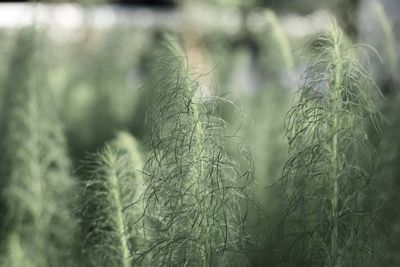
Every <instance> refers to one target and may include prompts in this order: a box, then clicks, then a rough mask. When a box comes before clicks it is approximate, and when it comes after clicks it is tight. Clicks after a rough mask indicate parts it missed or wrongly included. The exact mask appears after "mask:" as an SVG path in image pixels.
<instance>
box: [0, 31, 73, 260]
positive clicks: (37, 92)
mask: <svg viewBox="0 0 400 267" xmlns="http://www.w3.org/2000/svg"><path fill="white" fill-rule="evenodd" d="M43 47H45V42H44V36H43V35H41V34H40V33H39V32H38V31H37V30H35V29H34V28H25V29H21V30H20V32H19V33H18V35H17V40H16V43H15V48H14V51H13V54H12V56H11V61H10V63H9V68H8V73H7V76H6V77H7V79H6V81H5V82H4V87H3V90H4V95H3V101H4V102H3V105H2V107H3V111H2V118H1V140H2V142H1V147H2V153H1V159H0V161H1V203H2V204H1V205H2V209H4V212H2V218H1V220H2V228H1V231H0V235H1V241H2V244H1V250H2V251H1V253H2V256H1V257H0V258H1V260H0V264H3V265H2V266H20V267H24V266H26V267H28V266H29V267H36V266H37V267H39V266H40V267H46V266H68V264H69V261H68V259H69V250H70V245H71V238H70V236H71V232H72V226H73V222H72V220H71V216H70V206H69V205H70V203H68V200H69V193H70V188H71V186H72V183H73V180H72V178H71V176H70V173H69V160H68V158H67V155H66V151H65V145H66V144H65V140H64V136H63V132H62V127H61V125H60V121H59V120H58V118H57V114H56V110H55V107H54V102H53V99H52V97H51V93H50V92H51V91H50V90H49V88H48V87H47V77H46V62H44V60H43V59H44V58H45V53H44V51H43Z"/></svg>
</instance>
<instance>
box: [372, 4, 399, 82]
mask: <svg viewBox="0 0 400 267" xmlns="http://www.w3.org/2000/svg"><path fill="white" fill-rule="evenodd" d="M373 8H374V11H375V14H376V16H377V18H378V21H379V24H380V27H381V29H382V31H383V37H384V41H385V42H384V44H385V45H384V48H385V49H384V50H385V60H384V61H385V62H388V63H389V74H390V75H391V77H392V79H393V80H397V79H398V72H399V63H398V56H397V51H396V41H395V37H394V34H393V30H392V26H391V25H390V22H389V20H388V18H387V17H386V15H385V10H384V9H383V6H382V4H381V3H380V2H376V1H375V2H373Z"/></svg>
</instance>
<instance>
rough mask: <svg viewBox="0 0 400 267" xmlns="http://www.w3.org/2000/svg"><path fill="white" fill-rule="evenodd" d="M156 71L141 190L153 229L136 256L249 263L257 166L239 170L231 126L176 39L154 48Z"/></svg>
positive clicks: (160, 262)
mask: <svg viewBox="0 0 400 267" xmlns="http://www.w3.org/2000/svg"><path fill="white" fill-rule="evenodd" d="M152 74H153V75H152V77H153V82H150V83H149V84H148V85H147V88H148V90H151V96H152V97H153V98H154V99H153V100H152V101H153V103H154V105H152V106H151V107H150V111H149V114H148V121H149V124H150V126H151V136H150V138H149V141H148V142H149V146H150V148H151V151H150V157H149V160H148V161H147V162H146V164H145V190H144V196H143V199H144V200H145V203H146V214H147V215H148V216H149V217H150V219H149V220H150V221H151V223H148V224H147V227H146V229H149V230H150V231H151V236H150V237H149V240H148V242H146V244H145V247H144V249H143V250H142V251H141V253H139V254H138V255H136V262H137V263H138V264H139V265H140V263H141V262H142V261H143V259H145V258H147V259H148V261H149V262H150V265H151V266H246V258H245V257H244V256H243V255H242V254H241V251H242V249H243V247H242V245H243V242H244V239H245V233H244V232H243V227H242V226H243V223H244V220H245V217H246V211H245V207H244V206H243V205H244V204H245V203H244V202H243V201H244V200H245V194H246V193H245V189H246V188H247V187H248V186H249V184H250V183H251V181H252V175H253V170H252V166H251V164H250V165H248V166H245V168H243V169H244V171H242V168H241V166H240V165H239V164H238V163H236V162H233V161H232V159H231V158H230V157H229V155H228V154H227V153H226V152H225V144H226V142H227V141H228V138H227V137H226V132H227V125H226V124H225V122H224V121H222V120H221V119H219V118H217V117H215V116H214V115H213V111H214V110H215V106H214V104H215V102H214V101H210V102H207V101H205V102H202V100H203V99H201V97H200V96H199V95H198V91H197V89H198V87H199V84H198V83H196V81H194V80H193V79H191V78H190V75H189V72H188V66H187V62H186V60H185V59H184V57H183V56H182V53H181V52H180V51H179V48H178V47H176V46H175V44H174V43H173V42H168V41H166V42H164V46H163V47H162V48H161V49H160V50H159V51H158V53H157V54H156V60H155V61H154V62H153V64H152ZM243 153H244V155H245V156H247V157H248V160H250V156H249V155H248V154H246V153H247V151H243Z"/></svg>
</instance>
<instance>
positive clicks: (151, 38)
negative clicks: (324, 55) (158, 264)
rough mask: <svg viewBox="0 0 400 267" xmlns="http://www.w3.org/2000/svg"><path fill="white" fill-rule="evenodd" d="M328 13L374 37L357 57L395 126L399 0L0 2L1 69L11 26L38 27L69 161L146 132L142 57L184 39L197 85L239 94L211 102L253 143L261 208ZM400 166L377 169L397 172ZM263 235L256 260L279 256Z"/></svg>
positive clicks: (387, 160) (394, 151)
mask: <svg viewBox="0 0 400 267" xmlns="http://www.w3.org/2000/svg"><path fill="white" fill-rule="evenodd" d="M377 7H381V8H377ZM382 12H383V13H382ZM382 14H383V15H382ZM382 17H384V18H385V19H384V20H382ZM335 20H336V21H337V22H338V24H339V26H340V27H341V28H342V29H343V31H344V32H345V34H346V36H347V37H348V38H349V40H351V41H352V42H354V43H363V44H367V45H368V46H371V47H373V49H366V50H365V55H364V57H363V58H362V59H361V60H362V62H363V64H365V66H366V68H367V69H369V70H370V71H371V73H372V75H373V78H374V79H375V81H376V83H377V84H378V85H379V87H380V88H381V91H382V92H383V94H384V96H385V97H386V100H381V99H378V100H377V106H378V107H379V108H380V109H381V110H382V112H383V113H385V115H386V117H387V118H388V120H389V121H391V124H390V125H391V128H390V129H397V128H396V127H397V126H396V125H398V124H396V121H398V120H397V119H396V118H397V115H394V114H397V113H396V112H397V110H398V109H397V106H398V101H397V100H396V99H397V98H398V96H397V95H398V92H397V91H398V89H399V88H397V87H396V86H395V85H396V84H397V82H398V72H397V71H398V69H397V66H398V56H397V54H398V53H397V51H398V50H399V44H400V42H399V38H400V1H398V0H381V1H372V0H326V1H318V0H152V1H150V0H120V1H106V0H93V1H91V0H83V1H76V2H68V3H66V2H59V1H49V2H22V1H16V2H7V3H0V55H1V56H0V58H1V61H2V63H1V64H0V82H1V83H4V81H5V80H7V75H8V72H7V69H8V67H7V66H8V64H7V62H9V61H10V60H11V55H13V53H14V54H15V53H18V51H15V50H14V49H16V46H15V42H16V41H15V37H16V36H17V34H18V31H19V29H21V28H23V27H25V26H28V25H31V26H33V27H36V28H37V29H38V30H39V31H40V32H42V33H43V35H42V37H41V38H43V39H44V40H45V42H44V43H45V45H44V46H42V47H39V48H38V49H43V51H45V52H44V53H42V57H43V59H44V61H45V62H46V64H47V65H48V68H47V70H46V76H47V78H48V83H49V88H50V89H51V90H52V91H53V92H54V95H55V99H54V102H55V104H56V106H57V110H58V112H59V114H60V117H61V119H62V122H63V124H64V125H63V127H64V130H65V133H66V136H67V144H68V153H69V155H70V156H71V158H72V162H73V164H74V168H76V169H77V168H78V166H79V163H80V162H81V160H82V159H83V158H84V157H85V155H86V154H87V153H89V152H95V151H97V150H98V148H99V147H101V146H102V145H103V144H104V143H105V142H107V141H109V140H111V139H112V138H113V137H114V135H115V133H116V132H117V131H118V130H128V131H129V132H131V133H132V134H133V135H134V136H135V137H136V138H137V139H138V140H139V141H144V140H145V139H146V136H148V134H149V129H148V128H147V126H146V123H145V118H146V108H147V105H148V99H147V98H146V90H145V89H144V87H143V83H144V81H145V80H146V79H151V78H152V77H149V76H148V73H149V72H148V65H149V61H150V59H151V58H152V56H153V52H154V50H155V49H156V48H157V47H158V46H159V45H160V40H161V37H162V34H163V33H164V32H168V33H169V34H171V35H172V36H174V38H176V39H177V40H179V41H180V43H181V44H182V47H184V49H185V52H186V55H187V58H188V62H189V66H190V70H191V73H192V74H193V77H195V78H197V79H198V80H199V81H200V82H201V92H202V94H204V95H220V96H223V97H224V98H226V99H229V100H230V102H232V103H234V104H235V105H231V104H226V105H224V104H222V105H221V106H220V107H219V108H218V110H217V112H218V113H219V115H220V116H221V117H222V118H224V119H225V120H226V121H227V122H228V123H230V124H231V125H233V126H235V127H237V129H238V135H239V136H241V138H243V140H244V141H245V142H246V143H248V144H249V146H250V149H251V151H252V153H253V157H254V161H255V166H256V173H255V175H256V181H257V184H258V185H259V186H257V187H256V188H255V189H254V194H255V196H256V197H257V198H258V200H259V201H260V203H263V204H262V206H263V207H264V208H265V210H264V211H263V212H269V213H270V214H274V212H277V213H279V210H280V207H281V206H280V205H281V202H280V201H279V199H278V198H277V196H276V195H274V193H273V192H269V191H268V190H267V186H268V185H271V184H273V183H274V182H275V181H277V180H278V179H279V178H280V177H281V172H282V167H283V165H284V163H285V161H286V160H287V154H288V146H287V140H286V138H285V135H284V133H285V132H284V119H285V114H286V113H287V111H288V110H289V108H290V105H291V100H292V96H293V93H294V92H295V90H296V89H297V85H298V84H299V83H300V81H301V78H302V73H303V71H304V70H305V69H306V68H307V65H308V63H309V62H310V60H311V59H312V58H310V56H309V55H310V54H311V53H308V52H309V51H310V50H312V49H314V45H315V44H314V43H313V41H312V40H313V39H314V38H315V37H317V36H319V35H320V34H321V33H322V32H323V31H324V30H326V29H327V28H329V26H330V25H331V23H332V22H333V21H335ZM388 29H389V30H388ZM388 31H389V34H388ZM388 36H389V37H388ZM390 36H391V37H390ZM376 52H377V53H376ZM377 54H378V55H379V56H378V55H377ZM19 75H20V77H24V73H19ZM395 117H396V118H395ZM384 127H385V126H384ZM396 136H397V132H396V130H385V131H384V135H383V141H382V151H384V153H383V154H385V155H387V156H385V157H382V161H383V162H384V163H382V164H387V165H388V166H389V165H390V166H391V167H390V168H393V169H396V168H397V167H396V166H397V165H398V164H397V162H398V161H397V159H398V158H399V156H398V155H399V153H398V151H399V149H398V147H400V146H397V145H396V146H393V143H395V144H397V143H398V141H397V137H396ZM385 138H386V139H385ZM385 140H386V141H385ZM144 150H145V149H144ZM389 150H390V151H389ZM232 153H240V152H238V151H232ZM393 166H394V167H393ZM397 173H398V172H397V171H394V170H393V171H392V172H390V174H387V173H386V174H385V175H389V176H390V175H391V177H394V178H393V179H395V178H396V179H397ZM389 180H390V179H389ZM397 182H399V183H400V181H399V180H396V183H395V184H397ZM273 218H274V216H272V220H273ZM253 223H254V225H255V226H254V227H252V229H253V230H254V231H267V229H265V227H263V223H262V222H259V221H258V219H254V222H253ZM257 227H258V228H257ZM259 236H261V235H259ZM267 243H268V242H265V249H266V250H268V251H269V253H268V257H265V255H264V254H263V253H261V254H257V255H255V256H254V262H263V263H264V264H266V265H259V266H270V265H267V263H268V262H270V263H271V262H277V261H278V259H277V258H274V251H275V250H274V249H273V248H269V247H268V245H267ZM274 246H276V244H275V245H274ZM255 254H256V253H255ZM277 254H278V253H277ZM264 257H265V258H264ZM276 257H278V255H276ZM271 266H273V265H271ZM394 266H395V265H394Z"/></svg>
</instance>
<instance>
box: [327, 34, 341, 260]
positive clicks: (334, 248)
mask: <svg viewBox="0 0 400 267" xmlns="http://www.w3.org/2000/svg"><path fill="white" fill-rule="evenodd" d="M339 45H340V36H339V35H338V34H335V40H334V51H333V61H332V62H333V74H334V77H333V81H332V84H333V86H334V87H333V94H334V97H333V110H332V122H331V123H332V133H333V135H332V139H331V144H330V146H331V152H332V153H331V170H332V174H331V175H332V183H333V190H332V198H331V204H332V232H331V257H332V261H331V266H332V267H340V265H341V264H340V260H339V252H338V238H339V236H338V200H339V168H338V167H339V164H340V162H339V158H338V113H339V112H340V109H341V95H340V89H341V88H340V87H341V72H342V62H341V53H340V47H339Z"/></svg>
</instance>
